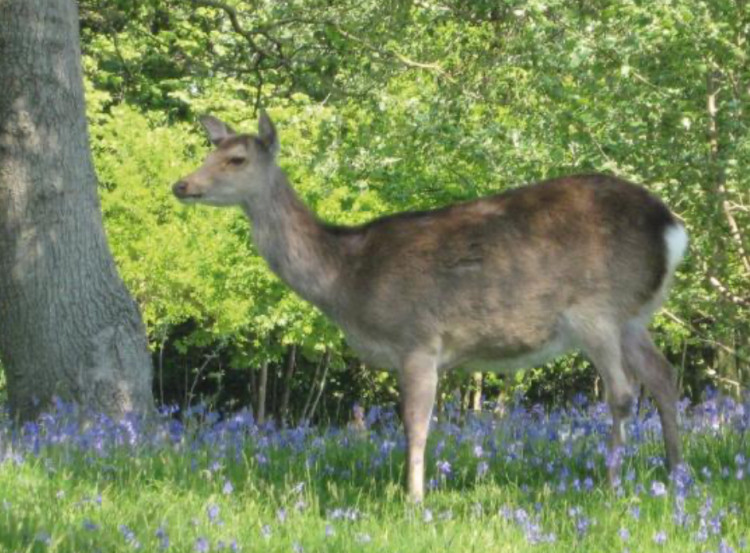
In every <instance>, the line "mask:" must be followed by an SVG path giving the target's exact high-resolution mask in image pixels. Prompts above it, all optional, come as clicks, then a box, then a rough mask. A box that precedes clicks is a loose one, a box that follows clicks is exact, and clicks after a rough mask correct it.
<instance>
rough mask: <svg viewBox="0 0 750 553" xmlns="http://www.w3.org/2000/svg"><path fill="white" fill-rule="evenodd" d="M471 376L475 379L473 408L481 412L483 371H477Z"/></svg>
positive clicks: (472, 398) (472, 399)
mask: <svg viewBox="0 0 750 553" xmlns="http://www.w3.org/2000/svg"><path fill="white" fill-rule="evenodd" d="M471 378H472V380H473V381H474V386H473V395H472V397H471V410H472V411H474V412H479V411H481V410H482V392H483V390H482V383H483V378H482V373H480V372H475V373H474V374H472V375H471Z"/></svg>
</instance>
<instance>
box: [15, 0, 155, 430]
mask: <svg viewBox="0 0 750 553" xmlns="http://www.w3.org/2000/svg"><path fill="white" fill-rule="evenodd" d="M78 41H79V38H78V10H77V3H76V2H72V1H70V0H0V82H2V92H1V93H0V357H2V361H3V365H4V366H5V369H6V376H7V385H8V399H9V403H10V408H11V411H12V413H13V414H14V415H16V416H19V417H21V418H31V417H34V416H35V415H36V414H38V413H39V412H40V411H42V410H43V409H46V408H47V407H49V405H50V402H51V400H52V398H53V397H54V396H60V397H62V398H64V399H67V400H73V401H76V402H78V403H80V404H82V405H85V406H87V407H90V408H93V409H96V410H100V411H105V412H108V413H110V414H112V415H115V416H117V415H121V414H123V413H124V412H126V411H130V410H136V411H141V412H147V411H151V410H152V409H153V399H152V397H153V396H152V365H151V357H150V354H149V351H148V345H147V342H146V335H145V331H144V326H143V323H142V321H141V317H140V314H139V312H138V307H137V306H136V304H135V302H134V301H133V299H132V298H131V297H130V295H129V294H128V292H127V290H126V289H125V286H124V285H123V283H122V281H121V280H120V278H119V276H118V274H117V271H116V268H115V264H114V261H113V259H112V256H111V254H110V252H109V248H108V246H107V241H106V238H105V235H104V229H103V226H102V216H101V210H100V207H99V199H98V196H97V192H96V176H95V174H94V169H93V163H92V160H91V154H90V151H89V145H88V130H87V127H86V118H85V110H84V97H83V79H82V72H81V54H80V48H79V43H78Z"/></svg>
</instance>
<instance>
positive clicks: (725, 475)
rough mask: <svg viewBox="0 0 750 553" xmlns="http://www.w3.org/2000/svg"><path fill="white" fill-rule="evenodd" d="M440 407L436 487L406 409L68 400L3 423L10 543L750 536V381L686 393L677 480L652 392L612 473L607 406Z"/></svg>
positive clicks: (109, 547) (427, 542)
mask: <svg viewBox="0 0 750 553" xmlns="http://www.w3.org/2000/svg"><path fill="white" fill-rule="evenodd" d="M450 407H451V406H448V408H447V409H446V410H445V412H444V413H441V415H440V417H436V418H435V420H434V421H433V425H434V429H433V432H432V434H431V437H430V443H429V449H428V451H429V457H428V459H429V460H428V471H427V474H428V479H429V493H428V494H427V497H426V500H425V502H424V504H422V505H413V504H411V503H409V501H408V500H407V499H406V498H405V495H404V493H403V492H402V489H401V481H402V464H403V457H404V436H403V432H402V430H401V427H400V424H399V422H398V418H397V417H396V415H395V412H394V411H393V410H392V409H378V408H372V409H370V410H369V411H368V412H367V413H366V418H365V421H364V423H365V424H364V427H362V426H360V427H358V428H352V427H349V428H335V427H329V428H315V427H298V428H288V429H277V428H274V425H273V424H270V423H269V424H265V425H262V426H259V425H257V424H255V422H254V420H253V418H252V415H251V414H250V413H249V412H248V411H240V412H237V413H236V414H234V415H231V416H225V417H222V416H220V415H218V414H217V413H215V412H210V411H207V410H205V409H203V408H201V407H197V408H192V409H190V410H189V411H186V412H182V413H179V412H175V411H176V409H164V410H162V412H161V413H160V414H159V416H158V417H155V418H153V419H150V420H143V419H139V418H135V417H132V418H126V419H124V420H122V421H120V422H115V421H113V420H110V419H109V418H107V417H103V416H96V415H92V414H90V413H83V412H80V411H79V410H78V409H76V408H75V407H74V406H71V405H67V404H63V403H58V405H57V409H56V411H55V412H53V413H50V414H48V415H45V416H42V417H41V418H40V419H39V421H38V422H36V423H27V424H25V425H24V426H23V427H21V428H18V427H14V426H13V425H11V422H10V421H9V420H8V418H7V417H6V418H4V419H3V420H2V424H1V426H0V459H1V461H0V551H9V552H46V551H50V552H53V551H54V552H80V551H92V552H94V551H101V552H126V551H193V552H198V553H205V552H212V551H263V552H276V551H279V552H295V553H299V552H303V551H362V552H367V551H372V552H375V551H382V552H386V551H387V552H414V551H486V552H495V551H498V552H503V551H509V552H510V551H513V552H517V551H539V552H552V551H581V552H584V551H585V552H596V553H600V552H601V553H606V552H616V553H627V552H629V553H637V552H646V551H649V552H650V551H663V552H667V551H669V552H685V553H688V552H696V553H730V552H737V553H739V552H741V551H748V539H750V511H749V510H748V507H750V500H749V499H748V496H749V494H748V492H749V491H750V475H749V474H748V473H750V454H749V453H750V451H748V441H747V440H748V427H749V426H750V397H745V398H744V400H743V401H736V400H735V399H732V398H730V397H726V396H722V395H719V394H716V393H712V394H709V395H708V396H707V397H706V399H705V400H704V401H703V402H702V403H700V404H698V405H695V406H688V405H687V402H685V403H684V404H683V405H682V406H681V407H682V413H681V419H682V428H683V443H684V446H685V458H686V464H685V465H684V467H683V468H682V470H680V471H679V472H678V473H677V474H675V475H673V476H672V477H671V478H670V477H668V476H667V472H666V470H665V467H664V462H663V457H662V456H663V452H662V449H661V447H662V446H661V439H660V424H659V421H658V416H657V415H656V412H655V410H654V409H653V408H652V406H651V405H650V404H649V403H648V402H644V403H643V404H642V405H640V407H639V409H638V412H637V413H636V415H635V416H634V417H633V419H632V420H631V422H630V424H629V427H628V435H629V438H630V439H629V442H628V445H627V447H626V448H625V450H624V451H622V452H621V453H622V458H621V463H622V472H621V474H622V478H621V479H620V481H619V482H617V483H616V485H615V486H614V487H613V486H610V485H609V483H608V481H607V478H606V473H607V464H608V463H609V462H613V461H614V460H613V459H608V458H607V453H606V451H607V447H606V442H607V438H608V433H609V428H610V424H611V423H610V419H609V415H608V412H607V409H606V407H605V406H604V405H603V404H600V403H589V402H588V401H587V400H586V399H585V398H583V397H579V398H578V399H577V400H576V401H573V403H572V404H571V405H569V406H567V407H566V408H554V409H552V410H547V409H544V408H542V407H541V406H539V405H534V406H530V407H529V406H526V405H525V403H524V402H523V401H521V399H520V398H517V400H516V401H514V402H512V403H510V404H508V405H506V406H504V408H503V409H495V410H494V411H486V412H484V413H482V414H469V415H466V416H465V417H463V418H462V417H460V416H459V413H458V412H457V411H455V410H453V409H451V408H450Z"/></svg>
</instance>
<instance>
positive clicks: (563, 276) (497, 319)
mask: <svg viewBox="0 0 750 553" xmlns="http://www.w3.org/2000/svg"><path fill="white" fill-rule="evenodd" d="M203 123H204V126H206V128H207V130H208V131H209V134H210V135H211V138H212V140H213V142H214V143H215V144H216V145H217V149H216V150H215V151H214V152H212V153H211V154H210V155H209V156H208V158H207V159H206V161H205V162H204V165H203V166H202V167H201V168H200V169H198V170H197V171H196V172H195V173H193V174H191V175H189V176H187V177H185V178H184V179H183V180H182V181H180V182H179V183H177V184H176V185H175V187H174V191H175V194H176V195H177V196H178V197H179V198H180V199H182V200H183V201H191V200H192V201H197V202H202V203H207V204H211V205H240V206H242V207H243V209H244V210H245V212H246V213H247V215H248V217H249V218H250V220H251V221H252V225H253V236H254V240H255V243H256V245H257V247H258V250H259V252H260V253H261V255H262V256H263V257H264V258H265V259H266V260H267V261H268V263H269V265H270V267H271V268H272V269H273V270H274V271H275V272H276V273H277V274H278V275H279V276H280V277H281V278H282V279H283V280H284V281H286V282H287V283H288V284H289V286H290V287H292V288H293V289H294V290H296V291H297V292H298V293H299V294H300V295H301V296H302V297H304V298H305V299H307V300H308V301H310V302H312V303H314V304H315V305H317V306H319V307H320V308H321V309H322V310H323V311H324V312H325V313H326V314H327V315H328V316H329V317H331V318H332V319H333V320H334V321H335V322H337V323H338V324H339V325H340V326H341V328H342V329H343V331H344V333H345V334H346V336H347V339H348V341H349V343H350V345H351V346H352V347H353V348H354V349H355V350H357V351H358V352H359V354H360V355H361V356H362V358H363V359H365V360H366V361H368V362H370V363H371V364H374V365H376V366H380V367H383V368H389V369H393V370H396V371H398V375H399V383H400V388H401V393H402V414H403V419H404V425H405V430H406V435H407V441H408V471H407V472H408V476H407V478H408V484H407V485H408V490H409V493H410V495H411V496H412V497H413V498H414V499H417V500H419V499H421V498H422V495H423V487H424V486H423V472H424V466H423V465H424V447H425V441H426V438H427V430H428V425H429V419H430V413H431V411H432V407H433V403H434V399H435V393H436V386H437V379H438V375H439V374H440V373H442V372H444V371H447V370H450V369H452V368H455V367H467V368H472V367H473V368H482V369H486V370H512V369H516V368H520V367H523V366H528V365H530V364H534V365H538V364H540V363H543V362H545V361H547V360H549V359H551V358H552V357H554V356H555V355H559V354H560V353H563V352H565V351H568V350H570V349H581V350H583V351H584V353H585V354H587V355H588V357H589V358H590V359H591V361H592V362H593V363H594V365H595V366H596V367H597V370H598V371H599V373H600V374H601V376H602V378H603V381H604V383H605V386H606V389H607V394H608V400H609V403H610V407H611V409H612V413H613V418H614V423H615V427H614V429H613V439H612V448H613V449H615V448H617V447H620V446H621V445H622V443H623V440H624V435H623V431H622V429H623V424H622V423H623V421H624V420H625V418H626V417H627V416H628V414H629V412H630V405H631V403H632V399H633V397H634V394H635V383H636V382H637V381H640V382H643V383H644V384H645V385H646V387H647V388H648V389H649V390H650V391H651V392H652V393H653V395H654V397H655V399H656V401H657V405H658V407H659V410H660V413H661V415H662V421H663V424H664V428H665V434H664V435H665V444H666V448H667V456H668V461H669V464H670V466H672V467H674V466H675V465H676V464H677V463H678V462H679V460H680V447H679V440H678V436H677V422H676V412H675V406H674V404H675V401H676V399H677V392H676V389H675V379H674V375H673V371H672V368H671V366H670V365H669V363H667V362H666V360H665V359H664V358H663V356H662V355H661V353H659V352H658V351H657V350H656V349H655V347H654V346H653V343H652V342H651V339H650V337H649V336H648V332H647V330H646V324H647V322H648V320H649V318H650V316H651V315H652V314H653V312H654V311H655V310H656V309H658V307H659V305H660V304H661V302H662V300H663V299H664V296H665V294H666V290H667V287H668V284H669V281H670V279H671V276H672V274H673V272H674V270H675V267H676V265H677V263H678V262H679V260H680V259H681V257H682V255H683V254H684V250H685V247H686V245H687V235H686V233H685V230H684V227H683V225H682V224H681V223H680V222H679V221H678V220H677V219H676V218H675V217H674V216H673V215H672V213H671V212H670V211H669V209H668V208H667V207H666V206H665V205H664V204H663V203H662V202H661V201H660V200H659V199H657V198H656V197H654V196H653V195H651V194H650V193H649V192H647V191H646V190H645V189H643V188H641V187H639V186H636V185H634V184H631V183H629V182H626V181H624V180H622V179H619V178H616V177H612V176H607V175H598V174H595V175H580V176H573V177H565V178H557V179H552V180H548V181H545V182H542V183H538V184H534V185H531V186H526V187H522V188H517V189H514V190H511V191H509V192H505V193H503V194H498V195H495V196H489V197H485V198H480V199H476V200H472V201H469V202H464V203H459V204H455V205H451V206H447V207H444V208H441V209H435V210H431V211H421V212H406V213H399V214H396V215H391V216H388V217H383V218H380V219H376V220H374V221H372V222H370V223H367V224H365V225H361V226H356V227H342V226H336V225H329V224H326V223H323V222H321V221H319V220H318V219H317V218H316V217H315V215H314V214H312V213H311V212H310V210H309V209H308V208H307V207H306V206H305V205H304V204H303V203H302V202H301V201H300V200H299V198H298V197H297V195H296V194H295V193H294V191H293V189H292V188H291V186H290V185H289V183H288V182H287V179H286V177H285V175H284V174H283V172H282V171H281V169H279V167H278V166H277V165H276V162H275V154H276V152H277V150H278V139H277V136H276V131H275V129H274V127H273V125H272V123H271V121H270V119H268V118H267V116H265V114H264V115H262V116H261V120H260V133H259V136H257V137H256V136H250V135H236V134H234V132H233V131H232V130H231V129H230V128H229V127H227V126H226V125H224V124H223V123H221V122H220V121H218V120H217V119H214V118H210V117H209V118H204V120H203Z"/></svg>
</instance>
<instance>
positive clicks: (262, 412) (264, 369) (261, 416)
mask: <svg viewBox="0 0 750 553" xmlns="http://www.w3.org/2000/svg"><path fill="white" fill-rule="evenodd" d="M267 387H268V360H264V361H263V362H262V363H261V364H260V375H259V378H258V411H257V413H256V415H255V419H256V420H257V421H258V424H264V423H265V422H266V391H267Z"/></svg>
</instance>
